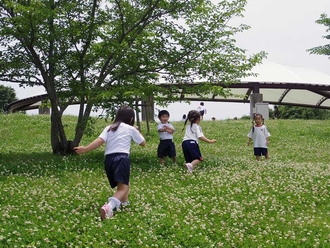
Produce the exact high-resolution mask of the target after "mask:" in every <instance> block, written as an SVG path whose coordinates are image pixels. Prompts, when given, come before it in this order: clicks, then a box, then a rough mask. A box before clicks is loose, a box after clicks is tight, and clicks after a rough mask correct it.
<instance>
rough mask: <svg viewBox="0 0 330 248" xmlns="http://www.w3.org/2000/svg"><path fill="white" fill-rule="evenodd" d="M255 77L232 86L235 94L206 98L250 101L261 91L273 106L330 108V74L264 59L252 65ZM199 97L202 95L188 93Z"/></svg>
mask: <svg viewBox="0 0 330 248" xmlns="http://www.w3.org/2000/svg"><path fill="white" fill-rule="evenodd" d="M252 72H254V73H257V76H256V77H252V76H251V77H247V78H243V79H241V83H238V84H232V85H229V86H228V88H230V89H231V92H232V93H233V96H231V97H228V98H224V97H220V96H211V95H209V96H208V99H203V100H205V101H207V100H208V101H214V102H216V101H219V102H222V101H223V102H244V103H247V102H249V97H250V95H251V94H252V93H260V94H262V96H263V102H266V103H269V104H273V105H294V106H303V107H314V108H315V107H316V108H327V109H330V75H328V74H325V73H322V72H319V71H317V70H314V69H310V68H302V67H296V66H288V65H281V64H278V63H273V62H270V61H268V60H264V61H263V63H262V64H260V65H257V66H255V67H254V68H253V70H252ZM185 98H186V99H187V98H188V99H189V100H192V101H193V100H197V101H198V100H200V99H201V97H200V96H193V95H189V96H185Z"/></svg>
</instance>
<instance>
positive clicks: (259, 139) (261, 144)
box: [247, 114, 270, 161]
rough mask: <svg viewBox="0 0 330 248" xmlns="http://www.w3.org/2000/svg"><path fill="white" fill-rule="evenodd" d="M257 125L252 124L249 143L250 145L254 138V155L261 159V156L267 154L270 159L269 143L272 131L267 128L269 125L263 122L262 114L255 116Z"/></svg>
mask: <svg viewBox="0 0 330 248" xmlns="http://www.w3.org/2000/svg"><path fill="white" fill-rule="evenodd" d="M253 120H254V122H255V125H253V126H252V128H251V130H250V132H249V133H248V135H247V136H248V137H249V139H248V145H250V143H251V141H252V140H253V147H254V155H255V156H256V159H257V161H259V160H260V157H261V156H265V158H266V159H269V155H268V145H269V139H268V137H269V136H270V133H269V132H268V130H267V127H266V126H265V125H264V124H263V117H262V115H261V114H255V115H254V118H253Z"/></svg>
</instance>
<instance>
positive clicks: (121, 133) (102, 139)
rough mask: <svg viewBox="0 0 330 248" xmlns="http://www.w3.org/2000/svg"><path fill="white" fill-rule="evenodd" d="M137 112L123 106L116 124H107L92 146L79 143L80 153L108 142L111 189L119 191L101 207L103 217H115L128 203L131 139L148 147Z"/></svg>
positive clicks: (107, 168) (106, 155)
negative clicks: (135, 124) (135, 123)
mask: <svg viewBox="0 0 330 248" xmlns="http://www.w3.org/2000/svg"><path fill="white" fill-rule="evenodd" d="M134 119H135V113H134V110H133V109H131V108H130V107H127V106H123V107H121V108H120V109H119V110H118V111H117V115H116V118H115V120H114V122H113V124H112V125H110V126H107V127H106V128H105V129H104V130H103V132H102V133H101V134H100V136H99V137H98V138H96V139H95V140H94V141H93V142H91V143H90V144H89V145H88V146H78V147H75V148H74V150H75V152H76V153H78V154H82V153H86V152H89V151H91V150H94V149H96V148H97V147H99V146H101V145H102V144H104V143H105V144H106V145H105V161H104V165H105V172H106V175H107V177H108V181H109V183H110V186H111V188H115V187H117V191H116V192H115V193H114V194H113V196H112V197H109V198H108V202H107V203H105V204H104V205H103V207H101V209H100V214H101V220H104V219H107V218H111V217H112V216H114V212H115V211H116V210H118V209H119V208H120V207H121V206H124V205H127V204H128V193H129V180H130V166H131V162H130V159H129V153H130V147H131V141H132V140H133V141H134V142H135V143H136V144H139V145H140V146H144V145H145V144H146V141H145V139H144V137H143V136H142V134H141V133H140V132H139V131H138V130H137V129H136V128H135V127H134Z"/></svg>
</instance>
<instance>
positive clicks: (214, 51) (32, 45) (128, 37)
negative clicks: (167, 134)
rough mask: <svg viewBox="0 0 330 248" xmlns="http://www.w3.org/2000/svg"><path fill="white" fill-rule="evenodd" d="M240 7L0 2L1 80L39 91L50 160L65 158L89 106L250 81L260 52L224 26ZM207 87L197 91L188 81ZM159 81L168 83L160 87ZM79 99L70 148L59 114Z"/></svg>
mask: <svg viewBox="0 0 330 248" xmlns="http://www.w3.org/2000/svg"><path fill="white" fill-rule="evenodd" d="M245 5H246V0H233V1H220V2H219V3H213V1H210V0H148V1H145V0H79V1H77V0H75V1H66V0H64V1H60V0H34V1H31V0H23V1H22V0H20V1H13V0H1V1H0V23H1V26H0V46H1V47H2V49H1V51H0V53H1V54H0V55H1V56H0V80H3V81H7V82H13V83H19V84H23V85H30V86H34V85H39V86H43V87H44V88H45V90H46V92H47V93H48V96H49V101H50V105H51V108H52V111H51V144H52V148H53V151H54V153H62V154H65V153H66V152H70V149H68V148H72V147H73V146H75V145H77V144H78V143H79V142H80V140H81V138H82V136H83V133H84V130H85V128H86V125H87V121H88V118H89V116H90V113H91V111H92V109H93V107H103V108H109V107H114V106H117V105H119V104H121V103H123V102H129V103H130V104H132V103H133V101H134V99H136V98H137V99H141V98H142V99H144V98H146V97H150V96H153V97H154V99H155V101H169V102H173V101H175V100H178V99H179V95H178V94H177V93H178V91H177V88H180V89H183V91H184V93H186V94H190V93H191V94H193V93H196V92H198V93H199V94H202V93H204V94H215V95H219V94H222V95H223V94H225V92H226V91H223V90H221V88H219V87H217V86H216V85H217V84H218V83H220V82H221V83H233V82H236V81H237V80H238V79H239V78H241V77H244V76H246V75H248V74H249V71H250V69H251V68H252V67H253V66H254V65H256V64H257V63H259V62H260V61H261V59H262V58H263V57H264V53H263V52H261V53H258V54H255V55H252V56H246V55H245V50H244V49H242V48H239V47H237V46H236V45H235V39H234V38H233V36H234V35H235V34H236V33H237V32H242V31H244V30H246V29H248V26H246V25H239V26H238V27H232V26H230V25H229V24H228V22H229V21H230V20H231V19H232V18H233V17H237V16H241V15H242V12H243V11H244V6H245ZM201 80H202V81H204V82H206V83H201V84H199V85H197V86H195V87H193V88H191V87H187V85H188V83H190V82H194V81H201ZM160 83H167V84H170V85H174V83H177V84H175V85H179V86H173V87H170V88H165V87H162V86H161V85H160ZM73 102H80V109H79V113H78V121H77V126H76V133H75V136H74V138H73V140H72V142H68V139H67V137H66V133H65V130H64V126H63V122H62V115H63V112H64V110H65V109H66V108H67V107H68V106H69V105H71V104H72V103H73Z"/></svg>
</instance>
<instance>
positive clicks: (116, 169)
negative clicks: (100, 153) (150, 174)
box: [104, 153, 131, 188]
mask: <svg viewBox="0 0 330 248" xmlns="http://www.w3.org/2000/svg"><path fill="white" fill-rule="evenodd" d="M104 167H105V172H106V174H107V177H108V180H109V183H110V186H111V188H115V187H116V186H117V184H118V182H121V183H123V184H126V185H129V177H130V167H131V161H130V159H129V157H128V154H126V153H113V154H107V155H106V156H105V161H104Z"/></svg>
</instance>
